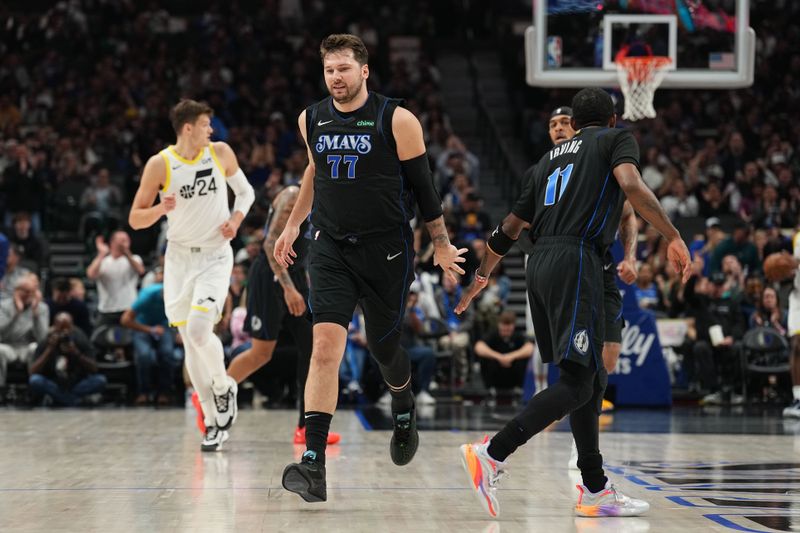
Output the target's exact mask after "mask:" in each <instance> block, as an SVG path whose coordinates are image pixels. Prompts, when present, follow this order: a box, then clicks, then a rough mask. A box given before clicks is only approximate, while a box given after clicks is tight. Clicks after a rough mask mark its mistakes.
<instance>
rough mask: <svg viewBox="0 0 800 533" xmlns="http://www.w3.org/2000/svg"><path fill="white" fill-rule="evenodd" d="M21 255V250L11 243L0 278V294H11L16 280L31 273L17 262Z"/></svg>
mask: <svg viewBox="0 0 800 533" xmlns="http://www.w3.org/2000/svg"><path fill="white" fill-rule="evenodd" d="M21 256H22V253H21V250H20V249H19V248H18V247H17V246H14V245H12V246H10V247H9V248H8V257H7V259H6V273H5V275H4V276H3V279H2V280H0V294H2V296H3V297H7V296H11V295H12V294H13V293H14V288H15V287H16V286H17V282H18V281H19V280H21V279H22V278H24V277H25V276H27V275H28V274H30V273H31V271H30V270H28V269H27V268H25V267H24V266H21V265H20V264H19V262H20V259H21Z"/></svg>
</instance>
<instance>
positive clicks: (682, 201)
mask: <svg viewBox="0 0 800 533" xmlns="http://www.w3.org/2000/svg"><path fill="white" fill-rule="evenodd" d="M661 205H662V206H663V207H664V211H666V212H667V215H668V216H669V218H670V219H672V220H673V221H674V220H675V219H677V218H688V217H696V216H697V215H698V214H699V213H700V205H699V204H698V203H697V198H695V197H694V195H690V194H689V193H688V192H687V191H686V182H684V181H683V179H682V178H680V177H679V178H677V179H675V180H673V181H672V186H671V192H670V194H669V195H668V196H665V197H663V198H662V199H661Z"/></svg>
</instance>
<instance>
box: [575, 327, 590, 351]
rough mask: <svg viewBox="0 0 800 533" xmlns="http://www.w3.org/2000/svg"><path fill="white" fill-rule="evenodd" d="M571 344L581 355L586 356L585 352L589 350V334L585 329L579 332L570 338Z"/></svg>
mask: <svg viewBox="0 0 800 533" xmlns="http://www.w3.org/2000/svg"><path fill="white" fill-rule="evenodd" d="M572 344H573V345H574V346H575V349H576V350H578V351H579V352H581V354H586V350H588V349H589V333H588V332H587V331H586V330H585V329H582V330H580V331H579V332H578V333H576V334H575V336H574V337H573V338H572Z"/></svg>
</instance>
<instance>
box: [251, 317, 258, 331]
mask: <svg viewBox="0 0 800 533" xmlns="http://www.w3.org/2000/svg"><path fill="white" fill-rule="evenodd" d="M250 329H252V330H253V331H259V330H260V329H261V319H260V318H258V317H257V316H255V315H253V316H252V317H250Z"/></svg>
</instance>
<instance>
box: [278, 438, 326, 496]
mask: <svg viewBox="0 0 800 533" xmlns="http://www.w3.org/2000/svg"><path fill="white" fill-rule="evenodd" d="M315 457H316V454H315V453H314V452H311V451H307V452H306V453H304V454H303V458H302V459H301V460H300V462H299V463H292V464H290V465H289V466H287V467H286V468H284V469H283V488H284V489H286V490H288V491H289V492H294V493H295V494H299V495H300V497H301V498H303V499H304V500H305V501H307V502H310V503H314V502H324V501H326V500H327V499H328V491H327V489H326V487H325V465H324V464H322V463H320V462H319V461H317V460H316V459H315Z"/></svg>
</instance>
